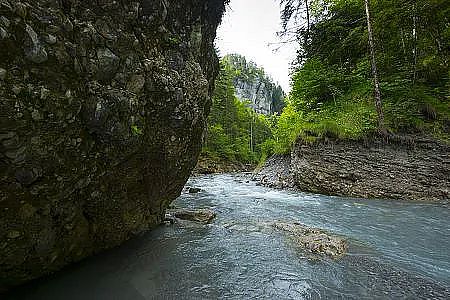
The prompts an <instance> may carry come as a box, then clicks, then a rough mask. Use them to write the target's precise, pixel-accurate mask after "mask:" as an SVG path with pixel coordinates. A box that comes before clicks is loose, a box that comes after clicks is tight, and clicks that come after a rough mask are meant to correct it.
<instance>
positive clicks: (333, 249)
mask: <svg viewBox="0 0 450 300" xmlns="http://www.w3.org/2000/svg"><path fill="white" fill-rule="evenodd" d="M273 227H275V228H276V229H279V230H283V231H285V232H286V233H287V234H288V236H289V238H290V239H291V240H292V241H293V243H294V244H295V245H296V246H297V247H299V248H300V249H302V250H303V251H307V252H310V253H312V254H315V255H320V256H328V257H331V258H338V257H340V256H342V255H344V254H345V253H346V251H347V242H346V241H345V239H343V238H341V237H338V236H336V235H332V234H329V233H327V232H326V231H324V230H322V229H318V228H311V227H308V226H305V225H303V224H300V223H274V224H273Z"/></svg>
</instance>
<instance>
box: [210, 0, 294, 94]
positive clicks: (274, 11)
mask: <svg viewBox="0 0 450 300" xmlns="http://www.w3.org/2000/svg"><path fill="white" fill-rule="evenodd" d="M280 29H281V25H280V9H279V4H278V1H275V0H231V2H230V6H229V7H228V9H227V12H226V14H225V16H224V19H223V22H222V25H221V26H220V28H219V31H218V37H217V40H216V45H217V47H218V48H219V53H220V55H221V56H223V55H226V54H230V53H238V54H241V55H244V56H245V57H246V58H247V59H248V60H252V61H253V62H255V63H256V64H258V65H259V66H262V67H263V68H264V69H265V71H266V73H268V74H269V75H270V76H271V77H272V78H273V79H274V81H275V82H278V83H279V84H280V85H281V86H282V87H283V89H284V90H285V91H286V92H289V90H290V85H289V67H290V64H291V62H292V60H293V59H294V58H295V53H296V49H295V47H294V45H289V44H284V45H283V46H282V47H281V49H280V50H278V51H277V52H274V51H273V50H275V49H276V48H278V44H277V43H278V42H280V39H279V38H278V37H277V36H276V33H277V32H278V31H280ZM270 44H272V45H270ZM273 44H276V45H273Z"/></svg>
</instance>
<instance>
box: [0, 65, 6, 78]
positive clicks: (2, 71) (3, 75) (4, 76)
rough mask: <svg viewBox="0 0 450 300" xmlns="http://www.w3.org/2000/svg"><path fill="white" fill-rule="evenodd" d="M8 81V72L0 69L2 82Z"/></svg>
mask: <svg viewBox="0 0 450 300" xmlns="http://www.w3.org/2000/svg"><path fill="white" fill-rule="evenodd" d="M5 79H6V70H5V69H2V68H0V80H5Z"/></svg>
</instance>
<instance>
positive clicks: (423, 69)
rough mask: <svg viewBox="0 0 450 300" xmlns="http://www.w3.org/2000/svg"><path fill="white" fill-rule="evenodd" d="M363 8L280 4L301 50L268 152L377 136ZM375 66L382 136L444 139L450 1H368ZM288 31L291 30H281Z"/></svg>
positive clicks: (448, 110)
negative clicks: (325, 138) (333, 139)
mask: <svg viewBox="0 0 450 300" xmlns="http://www.w3.org/2000/svg"><path fill="white" fill-rule="evenodd" d="M363 2H364V1H358V0H327V1H308V2H306V1H303V0H283V1H282V4H283V5H284V7H283V8H284V10H283V14H282V18H283V24H285V25H286V24H289V21H290V20H294V21H295V17H297V19H300V20H301V19H302V18H304V17H305V15H306V14H304V13H302V12H304V11H305V8H306V6H305V4H306V3H309V5H310V6H309V7H307V8H309V9H310V10H311V11H310V15H311V18H310V20H309V22H308V23H307V24H309V27H305V26H306V25H305V22H301V21H300V22H298V23H297V25H298V26H297V27H295V26H294V29H295V34H296V38H297V41H298V43H299V45H300V49H301V50H300V51H299V52H298V58H297V60H298V62H297V63H298V65H297V67H296V70H295V72H294V73H293V75H292V81H291V82H292V83H291V84H292V92H291V94H290V96H289V101H288V105H287V107H286V108H285V110H284V111H283V113H282V114H281V116H280V117H279V119H278V124H277V125H276V126H274V127H273V135H274V138H273V140H271V141H267V142H266V144H265V150H266V151H267V152H278V153H281V152H288V151H289V150H290V147H291V145H292V143H293V142H294V141H295V140H296V139H297V137H298V136H301V137H302V138H303V139H305V140H314V139H316V138H318V137H323V136H332V137H336V138H352V139H356V138H360V137H362V136H365V135H368V134H371V133H372V132H373V131H375V129H376V113H375V109H374V107H373V106H374V105H373V92H372V90H373V87H372V76H371V69H370V62H369V53H368V48H367V41H368V35H367V25H366V22H365V12H364V3H363ZM371 4H372V18H373V20H372V21H373V27H374V34H375V41H376V55H377V57H376V60H377V64H378V67H379V72H380V81H381V92H382V99H383V103H384V112H385V116H386V125H387V126H388V130H389V131H391V132H395V133H413V134H422V135H432V136H434V137H437V138H440V139H445V140H449V137H450V133H449V124H450V103H449V100H450V93H449V88H450V81H449V74H450V69H449V57H450V56H449V54H450V53H449V51H450V31H449V26H448V25H449V18H448V16H449V15H450V2H448V1H445V0H423V1H411V0H372V1H371ZM285 29H286V30H287V31H288V29H289V27H288V25H286V27H285Z"/></svg>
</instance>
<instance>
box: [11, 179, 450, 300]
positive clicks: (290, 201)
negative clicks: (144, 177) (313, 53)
mask: <svg viewBox="0 0 450 300" xmlns="http://www.w3.org/2000/svg"><path fill="white" fill-rule="evenodd" d="M188 185H189V186H195V187H200V188H201V189H202V191H201V192H200V193H198V194H188V193H184V194H183V195H182V196H181V197H180V198H179V199H178V200H177V201H176V202H175V205H177V206H179V207H185V208H204V207H206V208H212V209H213V210H215V211H216V212H217V214H218V216H217V219H216V220H215V222H214V223H213V224H210V225H199V224H194V223H189V222H180V223H178V224H175V225H165V226H161V227H159V228H157V229H156V230H154V231H152V232H150V233H148V234H146V235H144V236H142V237H139V238H136V239H134V240H133V241H130V242H128V243H126V244H125V245H124V246H122V247H119V248H117V249H114V250H111V251H108V252H106V253H104V254H101V255H99V256H97V257H94V258H91V259H88V260H85V261H83V262H82V263H80V264H78V265H76V266H73V267H70V268H68V269H66V270H63V271H62V272H59V273H57V274H55V275H53V276H51V277H49V278H46V279H43V280H40V281H37V282H34V283H31V284H29V285H26V286H24V287H21V288H20V289H18V290H17V291H15V292H14V294H11V295H10V297H11V298H14V299H50V300H51V299H450V207H449V204H448V203H441V204H422V203H412V202H398V201H383V200H365V199H346V198H339V197H329V196H321V195H312V194H304V193H298V192H287V191H280V190H273V189H270V188H265V187H261V186H257V185H256V184H255V183H254V182H252V181H249V180H248V179H247V177H246V176H244V175H211V176H201V177H196V178H192V179H191V180H190V181H189V182H188ZM274 221H283V222H290V221H295V222H301V223H304V224H306V225H310V226H314V227H320V228H323V229H327V230H329V231H332V232H334V233H336V234H339V235H342V236H344V237H346V238H347V240H348V241H349V244H350V249H349V254H348V255H347V256H345V257H344V258H342V259H339V260H331V259H320V260H318V259H311V257H309V256H308V255H305V254H304V253H302V252H300V251H299V250H298V249H297V248H295V247H293V246H292V244H290V243H289V242H288V240H286V238H285V236H283V234H282V233H280V232H278V231H275V230H273V229H272V227H271V226H268V224H269V223H271V222H274Z"/></svg>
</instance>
